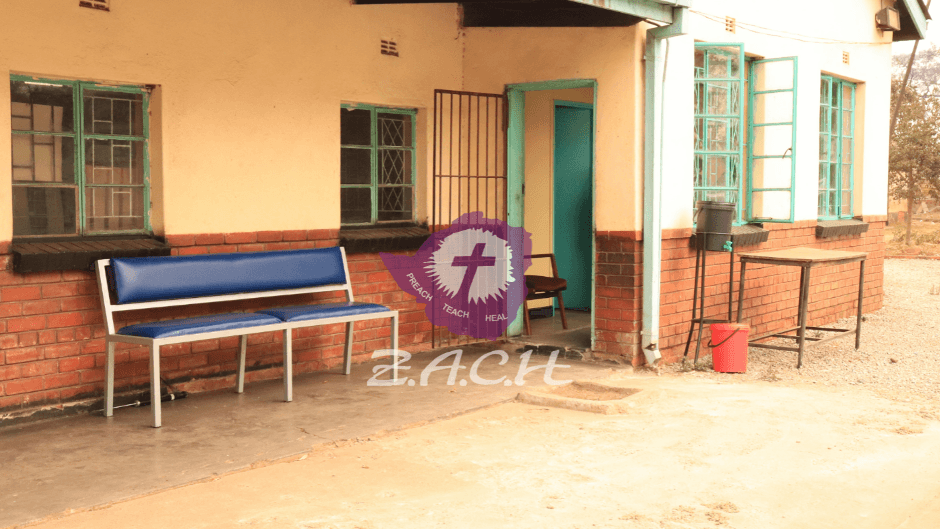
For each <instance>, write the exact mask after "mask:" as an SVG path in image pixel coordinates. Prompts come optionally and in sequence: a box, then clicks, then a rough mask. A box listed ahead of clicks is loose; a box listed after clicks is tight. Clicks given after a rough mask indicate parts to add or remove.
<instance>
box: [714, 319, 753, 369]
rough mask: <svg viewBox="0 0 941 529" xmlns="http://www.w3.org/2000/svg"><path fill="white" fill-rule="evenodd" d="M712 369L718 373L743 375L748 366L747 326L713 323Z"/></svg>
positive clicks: (742, 324)
mask: <svg viewBox="0 0 941 529" xmlns="http://www.w3.org/2000/svg"><path fill="white" fill-rule="evenodd" d="M709 329H710V330H711V331H712V340H710V342H709V347H712V368H713V369H714V370H715V371H717V372H719V373H744V372H745V366H746V365H747V364H748V325H746V324H744V323H713V324H712V325H710V326H709Z"/></svg>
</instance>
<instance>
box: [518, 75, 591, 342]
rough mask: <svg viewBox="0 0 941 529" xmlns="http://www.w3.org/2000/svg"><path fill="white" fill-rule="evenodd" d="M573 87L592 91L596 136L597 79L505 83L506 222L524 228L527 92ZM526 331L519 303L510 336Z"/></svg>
mask: <svg viewBox="0 0 941 529" xmlns="http://www.w3.org/2000/svg"><path fill="white" fill-rule="evenodd" d="M571 88H591V89H592V92H593V94H592V95H593V103H592V108H593V109H594V112H592V115H591V119H592V132H593V135H594V137H595V138H596V139H597V132H598V110H597V108H598V82H597V81H595V80H594V79H560V80H556V81H538V82H533V83H517V84H509V85H506V93H507V99H508V101H509V106H510V119H509V130H508V131H507V148H506V152H507V223H508V224H509V225H510V226H515V227H519V228H522V227H523V219H524V209H523V203H524V201H525V200H524V196H523V182H524V181H525V180H526V158H525V151H526V126H525V125H526V92H532V91H536V90H565V89H571ZM597 143H598V142H597V141H594V142H592V153H591V185H592V189H594V188H595V168H596V167H597V160H596V152H597ZM595 205H596V204H595V197H594V194H593V196H592V205H591V213H592V223H594V219H596V218H597V216H596V215H595V210H596V208H595ZM591 231H592V252H591V270H592V273H591V347H592V348H593V347H594V346H595V273H594V272H595V252H596V248H595V240H594V233H595V227H594V226H592V227H591ZM522 333H523V307H522V306H520V308H519V310H518V311H517V313H516V318H515V319H514V320H513V322H512V323H510V326H509V327H508V328H507V334H508V335H509V336H519V335H520V334H522Z"/></svg>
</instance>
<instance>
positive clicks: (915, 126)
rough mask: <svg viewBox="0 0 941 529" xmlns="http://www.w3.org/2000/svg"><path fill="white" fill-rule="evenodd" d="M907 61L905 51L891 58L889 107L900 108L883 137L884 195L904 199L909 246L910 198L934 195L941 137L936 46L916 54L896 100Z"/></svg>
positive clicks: (939, 177) (912, 200) (940, 179)
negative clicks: (886, 180) (885, 142)
mask: <svg viewBox="0 0 941 529" xmlns="http://www.w3.org/2000/svg"><path fill="white" fill-rule="evenodd" d="M908 60H909V56H908V55H897V56H895V57H893V75H892V105H893V110H896V109H895V106H896V105H900V106H899V107H898V109H897V115H898V122H897V124H893V125H894V130H893V134H892V137H891V138H890V139H889V193H890V194H891V196H892V197H893V198H896V199H900V200H905V201H906V203H907V212H906V215H905V220H906V223H907V226H906V232H905V244H906V245H911V237H912V213H914V209H915V200H916V199H921V198H928V197H932V198H938V193H939V183H941V137H939V135H938V123H939V119H941V112H939V95H941V88H939V75H941V70H939V64H941V63H939V51H938V48H937V46H934V45H932V46H931V47H930V48H928V49H926V50H922V51H920V52H918V53H917V54H916V55H915V60H914V62H913V63H912V68H911V75H910V79H909V84H908V86H907V87H905V88H904V93H903V94H902V97H901V100H900V99H899V92H900V91H902V90H903V86H902V82H903V78H904V74H905V69H906V66H907V64H908ZM899 102H901V103H899Z"/></svg>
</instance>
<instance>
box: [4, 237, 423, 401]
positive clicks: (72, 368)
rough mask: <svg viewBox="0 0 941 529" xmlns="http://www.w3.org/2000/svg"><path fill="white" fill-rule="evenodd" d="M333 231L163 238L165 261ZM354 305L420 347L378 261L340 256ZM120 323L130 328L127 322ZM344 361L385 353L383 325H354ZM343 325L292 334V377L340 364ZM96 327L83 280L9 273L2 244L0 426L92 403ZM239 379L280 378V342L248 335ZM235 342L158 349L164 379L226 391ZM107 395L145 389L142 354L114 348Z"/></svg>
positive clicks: (288, 244) (158, 314)
mask: <svg viewBox="0 0 941 529" xmlns="http://www.w3.org/2000/svg"><path fill="white" fill-rule="evenodd" d="M337 240H338V232H337V230H312V231H304V230H300V231H283V232H281V231H275V232H271V231H268V232H257V233H228V234H192V235H171V236H168V237H167V242H168V243H169V244H170V245H171V246H172V247H173V250H172V253H173V254H174V255H193V254H205V253H225V252H253V251H266V250H287V249H297V248H321V247H327V246H335V245H336V244H337ZM348 261H349V267H350V277H351V280H352V282H353V292H354V295H355V298H356V300H357V301H364V302H371V303H382V304H384V305H386V306H388V307H390V308H393V309H396V310H399V311H400V318H399V319H400V321H399V344H400V345H399V346H400V347H401V348H404V349H408V350H409V351H415V350H418V349H423V348H428V347H429V346H430V341H431V324H430V323H429V322H428V320H427V319H426V318H425V316H424V312H423V310H422V306H421V305H418V304H417V303H415V301H414V298H413V297H411V296H407V295H405V294H404V293H403V292H401V291H400V290H399V288H398V286H397V285H396V284H395V281H394V280H393V279H392V276H391V275H390V274H389V272H388V271H387V270H386V269H385V266H384V265H383V263H382V260H381V259H380V257H379V255H378V254H361V255H359V254H357V255H349V256H348ZM310 299H311V297H310V296H298V297H296V298H287V299H286V298H279V299H267V300H259V301H249V302H236V303H227V304H213V305H201V306H196V307H184V308H171V309H155V310H148V311H138V312H134V313H131V314H129V315H125V314H123V313H122V314H118V315H116V320H115V325H116V326H117V327H118V328H120V327H122V326H124V325H129V324H132V323H136V322H140V321H148V320H150V321H152V320H155V319H168V318H179V317H188V316H195V315H200V314H211V313H218V312H221V311H249V310H258V309H261V308H264V307H273V306H283V305H288V304H300V303H304V302H310ZM128 318H130V319H128ZM355 329H356V331H355V333H354V339H355V343H354V346H353V354H354V361H365V360H367V359H368V358H369V355H370V354H371V353H372V352H373V351H375V350H377V349H386V348H388V347H390V345H391V344H390V340H389V335H390V328H389V325H388V324H387V320H386V321H383V320H376V321H363V322H357V323H356V324H355ZM344 331H345V324H337V325H330V326H322V327H311V328H306V329H298V330H296V331H295V333H294V342H293V351H294V360H295V367H294V369H295V372H297V373H304V372H310V371H317V370H322V369H327V368H331V367H334V366H336V365H338V364H341V363H342V360H343V342H344V339H345V332H344ZM104 335H105V327H104V324H103V321H102V315H101V305H100V300H99V295H98V286H97V283H96V281H95V276H94V273H92V272H78V271H76V272H45V273H33V274H15V273H13V271H12V256H11V255H10V254H9V243H7V244H4V245H2V247H0V418H2V415H3V414H5V413H7V414H9V413H14V414H20V413H22V414H28V413H31V412H32V411H34V410H35V409H38V408H37V407H38V406H53V407H61V406H62V405H63V404H66V403H74V402H78V401H82V400H85V399H100V398H101V396H102V392H103V387H104V362H105V355H104V350H105V344H104ZM248 344H249V345H248V352H247V361H246V364H247V367H248V372H247V374H246V379H247V380H248V381H254V380H261V379H272V378H278V377H280V376H281V372H282V369H283V368H282V360H281V354H282V353H281V348H282V345H281V339H280V333H265V334H254V335H250V336H249V339H248ZM237 352H238V337H230V338H223V339H218V340H206V341H200V342H194V343H192V344H176V345H168V346H164V347H162V348H161V351H160V353H161V371H162V373H161V374H162V376H163V378H164V380H167V381H169V382H170V383H171V384H173V385H174V387H175V388H176V389H180V390H186V391H204V390H212V389H219V388H225V387H234V384H235V369H236V358H237ZM115 357H116V369H115V379H116V381H115V383H116V391H117V392H119V393H120V392H121V391H126V390H143V389H146V385H147V384H148V381H149V374H148V373H149V371H148V365H147V358H148V352H147V350H146V349H145V348H141V347H138V346H133V345H124V344H121V345H118V347H117V353H116V355H115Z"/></svg>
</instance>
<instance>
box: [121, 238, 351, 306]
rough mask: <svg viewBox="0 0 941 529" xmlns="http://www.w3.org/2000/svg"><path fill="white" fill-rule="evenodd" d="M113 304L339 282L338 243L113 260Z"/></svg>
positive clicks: (342, 276) (343, 279)
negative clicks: (274, 249) (258, 250)
mask: <svg viewBox="0 0 941 529" xmlns="http://www.w3.org/2000/svg"><path fill="white" fill-rule="evenodd" d="M111 269H112V274H113V276H114V288H115V294H116V297H117V301H118V303H135V302H144V301H160V300H167V299H179V298H197V297H203V296H219V295H225V294H241V293H249V292H260V291H263V290H285V289H294V288H306V287H315V286H323V285H343V284H344V283H346V271H345V270H344V267H343V255H342V253H341V251H340V248H339V247H333V248H318V249H314V250H284V251H277V252H246V253H227V254H208V255H177V256H171V257H140V258H127V259H112V260H111Z"/></svg>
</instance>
